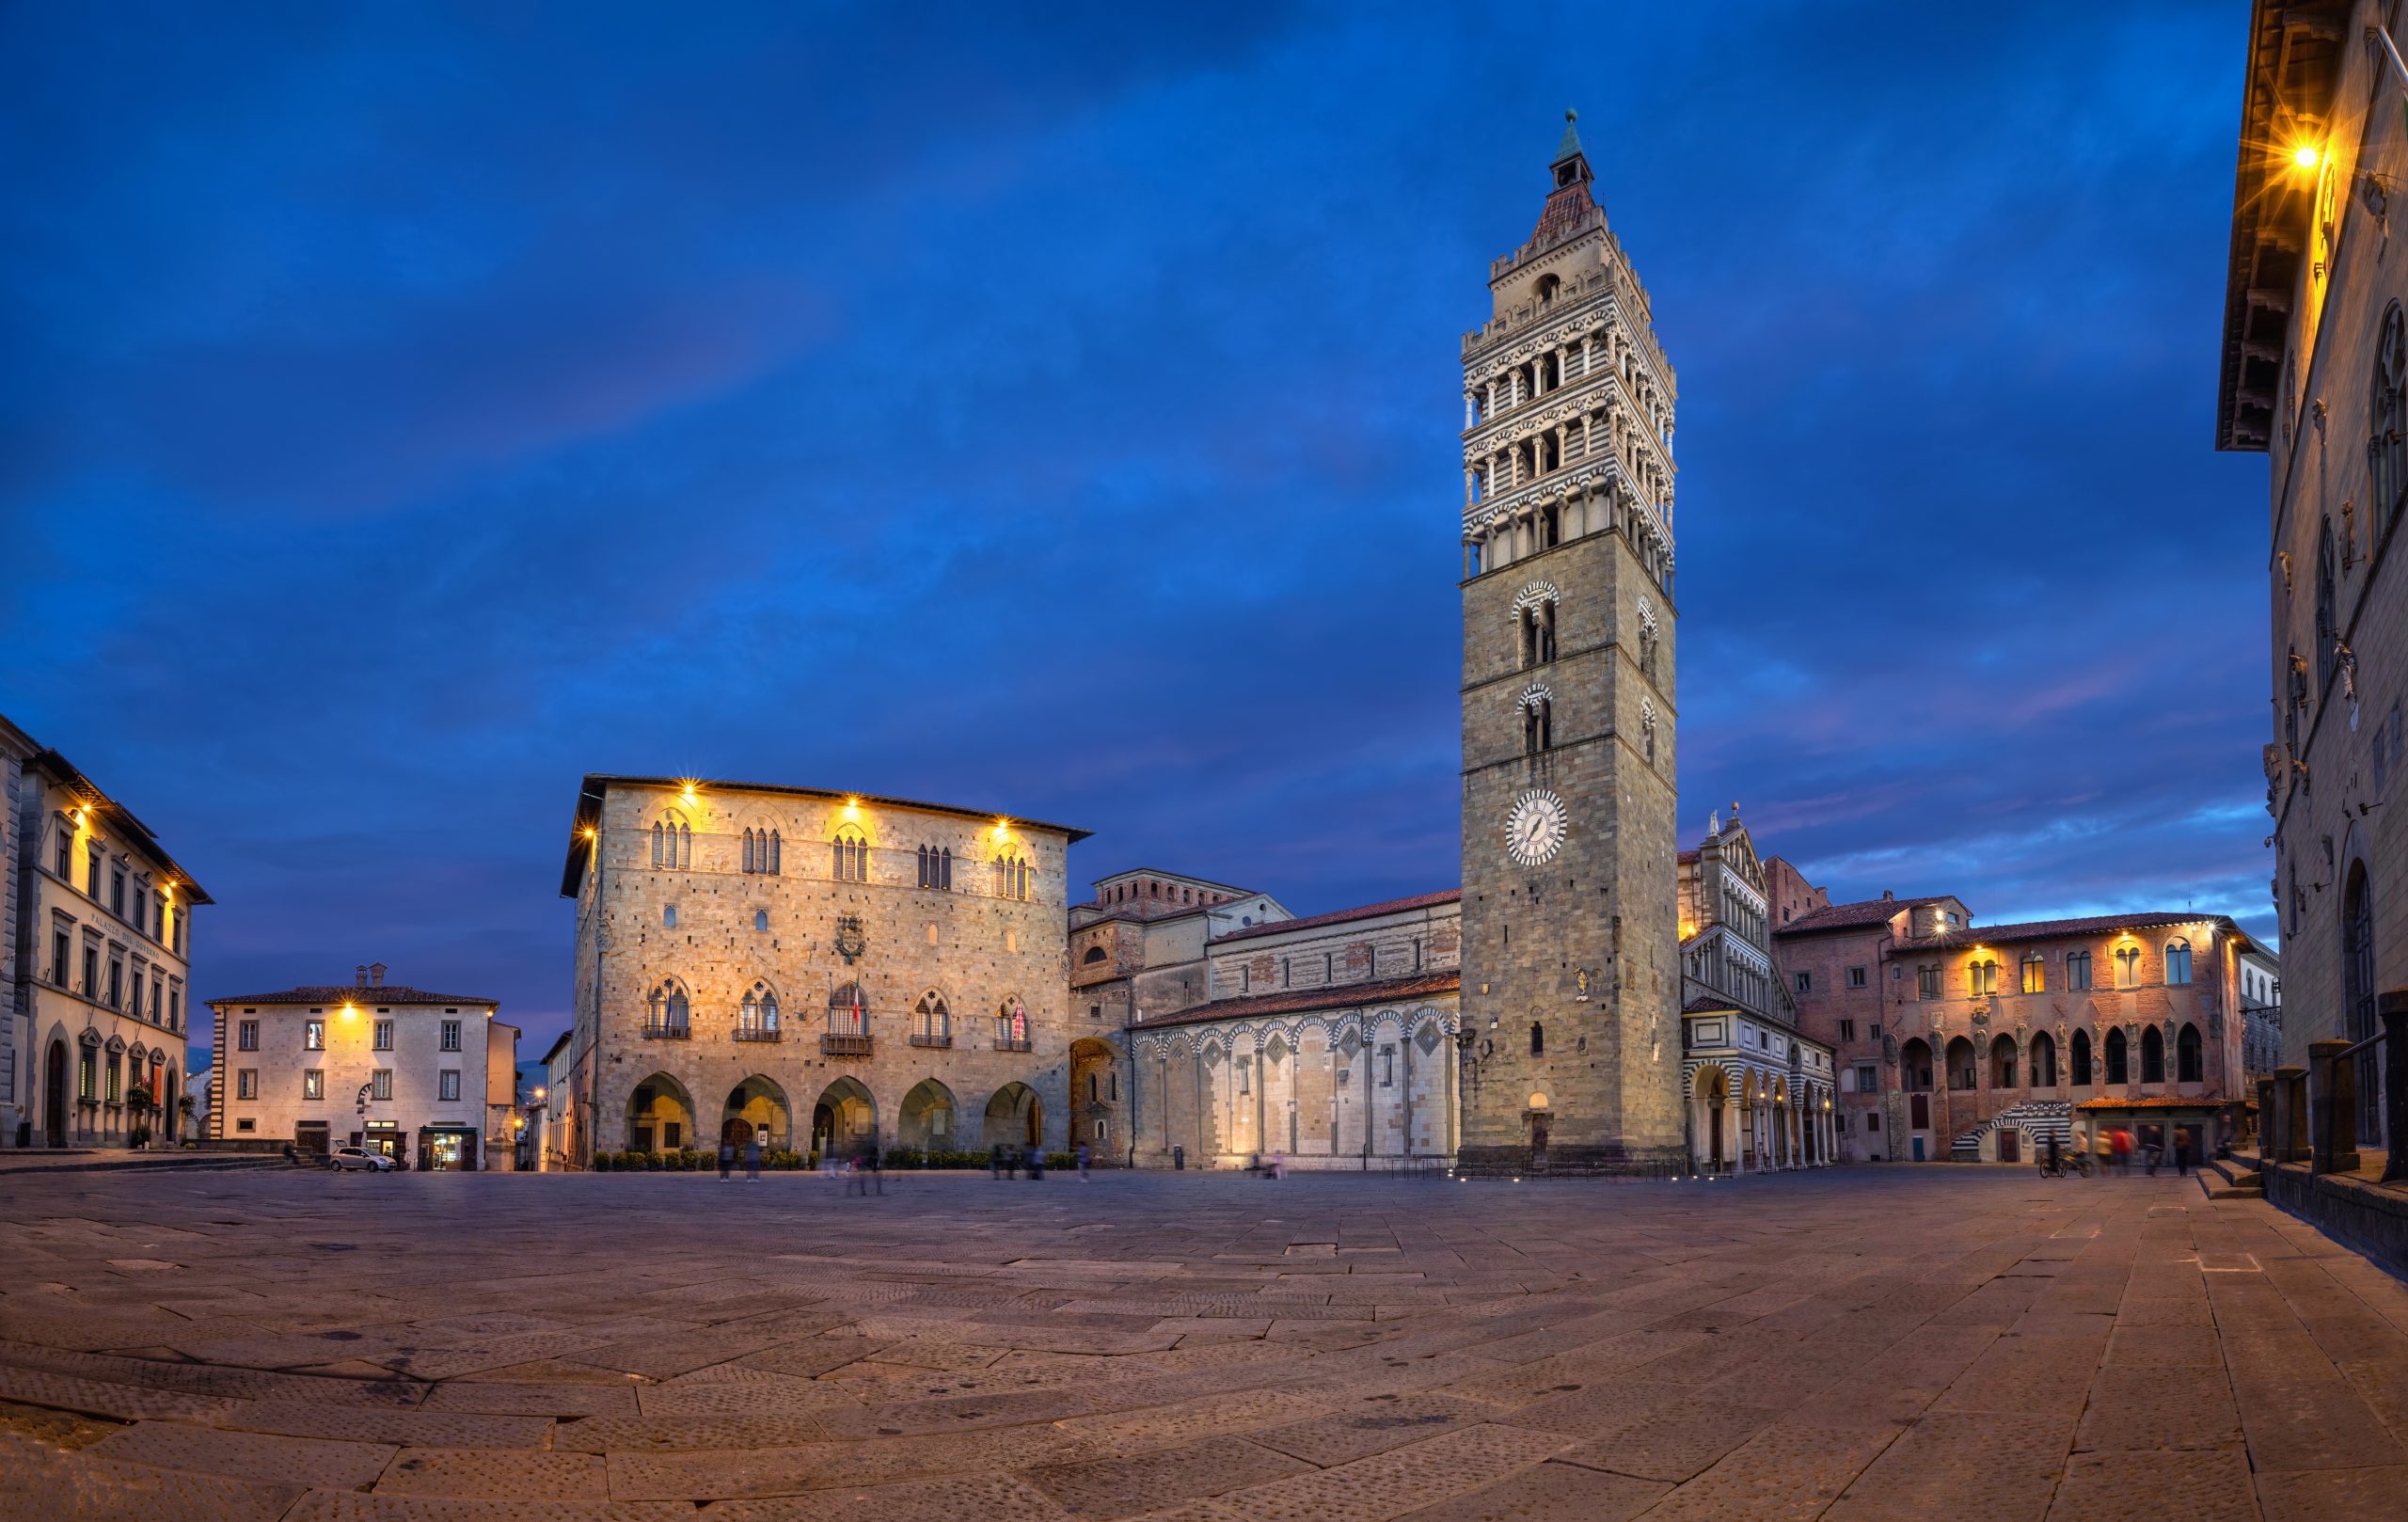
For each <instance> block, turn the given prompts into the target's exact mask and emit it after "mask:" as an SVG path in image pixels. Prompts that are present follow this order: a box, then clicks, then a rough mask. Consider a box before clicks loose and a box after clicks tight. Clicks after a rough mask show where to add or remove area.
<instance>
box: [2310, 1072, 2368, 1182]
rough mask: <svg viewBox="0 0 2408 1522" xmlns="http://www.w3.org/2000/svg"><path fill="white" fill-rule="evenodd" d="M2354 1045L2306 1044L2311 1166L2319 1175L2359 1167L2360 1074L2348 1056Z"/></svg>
mask: <svg viewBox="0 0 2408 1522" xmlns="http://www.w3.org/2000/svg"><path fill="white" fill-rule="evenodd" d="M2352 1044H2353V1043H2351V1042H2348V1041H2343V1040H2331V1041H2310V1042H2308V1043H2307V1108H2308V1127H2309V1132H2310V1136H2309V1147H2310V1151H2309V1154H2308V1167H2309V1169H2310V1170H2311V1171H2313V1172H2316V1173H2349V1172H2352V1171H2353V1170H2354V1169H2355V1168H2356V1167H2357V1165H2358V1072H2357V1062H2356V1060H2355V1059H2354V1058H2351V1057H2345V1056H2343V1055H2341V1054H2342V1053H2344V1052H2347V1051H2348V1050H2349V1049H2350V1047H2351V1045H2352Z"/></svg>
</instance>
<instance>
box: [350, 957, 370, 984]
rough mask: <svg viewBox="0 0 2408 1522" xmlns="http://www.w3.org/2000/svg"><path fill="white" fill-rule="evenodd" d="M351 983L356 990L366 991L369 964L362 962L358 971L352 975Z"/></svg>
mask: <svg viewBox="0 0 2408 1522" xmlns="http://www.w3.org/2000/svg"><path fill="white" fill-rule="evenodd" d="M351 982H352V986H353V987H354V988H362V989H364V988H366V987H367V986H368V964H367V963H366V962H361V963H360V964H359V967H358V969H357V970H356V971H355V972H354V973H353V974H352V975H351Z"/></svg>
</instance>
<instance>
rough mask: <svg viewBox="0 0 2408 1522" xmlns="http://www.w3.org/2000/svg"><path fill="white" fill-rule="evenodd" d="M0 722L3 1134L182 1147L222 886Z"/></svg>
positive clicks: (70, 1143) (60, 1143)
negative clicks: (197, 942) (201, 929)
mask: <svg viewBox="0 0 2408 1522" xmlns="http://www.w3.org/2000/svg"><path fill="white" fill-rule="evenodd" d="M0 731H4V732H5V736H6V739H5V740H0V753H5V754H6V755H8V757H9V759H8V763H7V781H8V814H9V817H8V823H7V826H6V842H7V846H8V872H7V882H8V895H9V906H8V907H9V911H10V912H9V915H8V924H9V927H10V929H9V934H10V937H11V939H12V942H13V946H14V955H13V956H12V957H11V958H10V959H9V966H10V969H11V981H12V985H13V986H12V988H11V990H10V996H9V999H8V1006H7V1010H8V1022H7V1026H6V1044H7V1046H8V1054H7V1056H6V1058H5V1059H0V1062H4V1063H5V1068H6V1070H7V1076H8V1085H7V1086H6V1087H5V1088H0V1104H5V1108H0V1117H5V1125H0V1146H19V1145H25V1144H31V1145H33V1146H50V1147H91V1146H100V1147H122V1146H125V1145H127V1144H128V1143H129V1142H131V1141H132V1140H133V1138H134V1137H135V1135H136V1134H139V1133H148V1134H149V1135H150V1138H151V1141H152V1143H153V1145H158V1146H169V1145H172V1144H173V1142H174V1139H175V1134H176V1128H177V1125H178V1124H179V1119H180V1117H181V1115H182V1108H183V1107H182V1098H183V1094H184V1087H183V1085H184V1057H185V1037H186V1007H185V1000H186V997H187V992H186V991H187V989H188V988H189V986H190V978H191V962H190V957H191V952H192V944H191V941H192V930H191V915H192V911H193V909H194V908H195V907H196V906H197V905H200V904H206V903H208V902H210V898H209V896H208V894H206V893H204V892H203V891H202V890H201V889H200V887H199V886H198V884H196V883H195V882H193V881H192V879H191V876H190V874H188V873H186V872H185V871H184V870H183V868H182V867H181V866H179V865H177V864H176V862H175V860H174V858H172V857H170V856H169V855H168V854H167V853H166V849H165V848H162V847H161V846H160V844H159V842H158V840H157V838H156V837H154V836H153V835H152V834H151V833H150V829H149V828H148V827H147V826H145V825H144V824H143V823H142V821H141V820H140V819H138V818H136V817H135V816H134V814H133V813H132V812H131V811H130V810H128V809H127V808H126V807H125V806H124V805H123V804H121V803H119V802H118V801H116V800H114V799H112V798H110V797H109V796H108V795H107V794H105V793H103V792H102V791H101V789H100V788H99V787H98V786H97V785H94V784H93V782H92V780H91V779H90V778H88V777H87V776H85V775H84V774H83V773H82V772H81V771H79V770H77V769H75V767H74V766H73V765H72V764H71V763H70V762H69V761H68V760H67V758H66V757H65V756H62V755H60V754H59V753H57V752H56V751H54V750H44V749H37V748H35V747H34V746H33V745H32V743H31V742H30V741H29V740H27V739H25V737H24V732H23V731H21V730H18V729H16V728H14V726H11V725H8V724H7V723H6V721H0Z"/></svg>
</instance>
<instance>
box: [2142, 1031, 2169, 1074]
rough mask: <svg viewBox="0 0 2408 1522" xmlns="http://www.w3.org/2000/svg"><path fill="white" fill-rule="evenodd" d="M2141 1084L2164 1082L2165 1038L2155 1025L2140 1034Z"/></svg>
mask: <svg viewBox="0 0 2408 1522" xmlns="http://www.w3.org/2000/svg"><path fill="white" fill-rule="evenodd" d="M2141 1082H2142V1083H2144V1084H2162V1083H2163V1082H2165V1036H2164V1034H2163V1033H2162V1032H2161V1031H2160V1030H2159V1029H2158V1028H2157V1027H2156V1026H2155V1025H2151V1026H2150V1027H2149V1028H2148V1029H2147V1030H2145V1031H2143V1032H2141Z"/></svg>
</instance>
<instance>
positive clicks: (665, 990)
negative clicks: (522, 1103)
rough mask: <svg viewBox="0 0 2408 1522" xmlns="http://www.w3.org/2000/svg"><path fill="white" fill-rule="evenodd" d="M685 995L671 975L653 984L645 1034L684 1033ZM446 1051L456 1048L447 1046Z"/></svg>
mask: <svg viewBox="0 0 2408 1522" xmlns="http://www.w3.org/2000/svg"><path fill="white" fill-rule="evenodd" d="M690 1007H691V1006H690V1004H689V1001H688V999H687V997H686V985H685V984H683V983H680V982H678V981H677V980H676V979H675V978H673V977H665V978H662V979H661V980H660V981H659V982H658V983H657V984H655V985H653V990H652V997H651V999H650V1000H649V1001H648V1002H647V1007H646V1009H645V1023H644V1030H645V1034H647V1035H654V1036H667V1035H681V1036H682V1035H684V1034H685V1031H686V1018H687V1015H688V1014H689V1011H690ZM445 1050H447V1051H454V1050H457V1048H450V1047H447V1048H446V1049H445Z"/></svg>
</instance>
